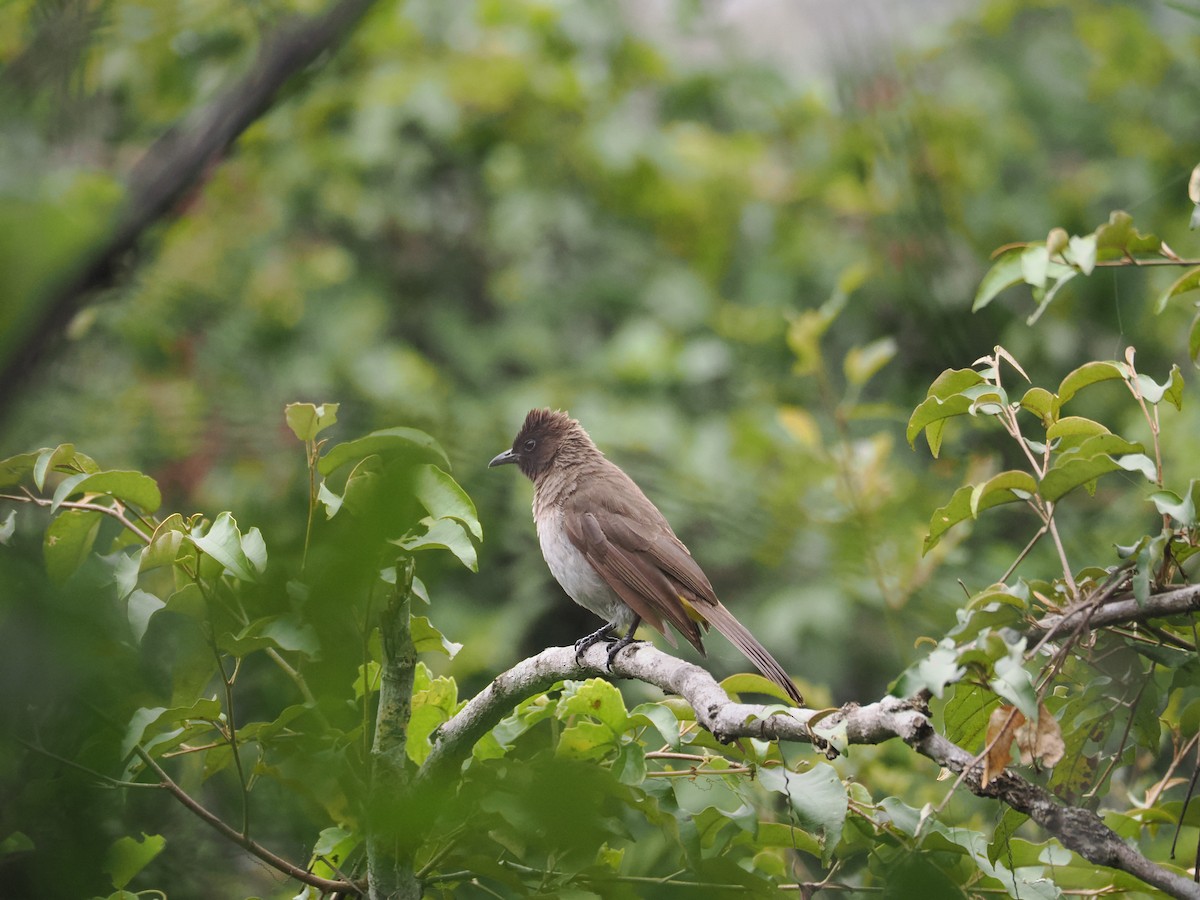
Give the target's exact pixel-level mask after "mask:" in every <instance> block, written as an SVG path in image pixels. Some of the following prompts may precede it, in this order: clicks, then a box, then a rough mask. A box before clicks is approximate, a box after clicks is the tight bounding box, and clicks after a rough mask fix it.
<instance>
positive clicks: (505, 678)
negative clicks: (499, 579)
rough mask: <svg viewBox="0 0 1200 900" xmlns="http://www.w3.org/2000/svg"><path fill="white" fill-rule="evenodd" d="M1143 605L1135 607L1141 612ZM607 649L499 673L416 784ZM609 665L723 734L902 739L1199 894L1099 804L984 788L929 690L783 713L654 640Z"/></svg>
mask: <svg viewBox="0 0 1200 900" xmlns="http://www.w3.org/2000/svg"><path fill="white" fill-rule="evenodd" d="M1188 590H1190V589H1188ZM1185 594H1187V591H1186V590H1185V591H1176V592H1171V594H1164V595H1161V596H1162V597H1163V598H1164V599H1163V601H1162V603H1161V604H1159V605H1158V606H1157V607H1156V608H1157V609H1159V610H1167V609H1170V610H1172V611H1173V612H1178V611H1180V609H1179V608H1178V607H1177V605H1178V604H1184V606H1185V607H1186V608H1194V607H1187V604H1186V603H1185V601H1184V599H1183V597H1182V595H1185ZM1190 596H1191V600H1190V601H1187V602H1192V603H1194V602H1195V600H1196V597H1197V596H1200V591H1192V592H1191V594H1190ZM1142 609H1144V607H1141V608H1139V609H1138V610H1137V612H1138V614H1139V615H1140V614H1141V610H1142ZM1163 614H1165V613H1164V612H1162V611H1160V612H1159V613H1158V615H1163ZM1109 621H1112V620H1109ZM1093 624H1096V622H1095V618H1093ZM606 655H607V651H606V649H605V648H604V647H603V646H601V645H595V646H593V647H590V648H589V649H588V651H587V653H586V654H584V656H583V661H582V665H581V664H579V663H577V662H576V659H575V650H574V648H572V647H552V648H550V649H549V650H545V651H543V652H541V653H539V654H538V655H537V656H533V657H530V658H529V659H526V660H523V661H522V662H520V663H518V664H517V665H515V666H513V668H511V669H509V670H508V671H507V672H504V673H502V674H500V675H498V676H497V677H496V678H495V680H494V681H492V683H491V684H490V685H488V686H487V687H486V688H484V690H483V691H481V692H480V693H479V694H478V695H477V696H476V697H474V698H473V699H472V700H471V701H469V702H468V703H467V705H466V706H465V707H464V708H463V709H462V710H461V711H460V712H459V713H458V714H457V715H456V716H454V717H453V718H452V719H450V721H448V722H447V723H446V724H445V725H443V726H442V727H441V729H439V730H438V732H437V734H436V735H435V736H434V743H433V750H432V752H431V753H430V755H429V757H428V758H427V759H426V761H425V764H424V765H423V766H422V767H421V770H420V771H419V772H418V775H417V781H418V783H430V782H432V781H434V780H436V779H440V778H441V777H445V776H452V775H453V774H454V772H455V770H456V769H457V767H459V766H461V765H462V762H463V760H464V759H466V758H467V756H468V755H469V754H470V752H471V748H472V747H473V746H474V744H475V742H476V741H478V740H479V739H480V738H482V737H483V736H484V735H485V734H486V733H487V732H488V731H489V730H490V729H492V728H493V727H494V726H495V725H496V724H497V723H498V722H499V721H500V720H501V719H502V718H503V717H504V716H506V715H508V714H509V713H511V712H512V710H513V707H514V706H515V705H516V704H518V703H519V702H521V701H522V700H525V699H527V698H528V697H531V696H534V695H535V694H538V693H540V692H542V691H545V690H547V689H549V688H550V687H551V686H552V685H554V684H555V683H556V682H559V681H562V680H564V679H569V678H588V677H592V676H595V675H601V676H604V675H606V674H607V673H606V672H605V670H604V663H605V659H606ZM611 674H612V675H614V676H616V677H618V678H632V679H637V680H639V681H644V682H647V683H649V684H653V685H655V686H657V687H659V688H661V689H662V690H663V691H665V692H667V693H670V694H677V695H679V696H681V697H683V698H684V699H685V700H687V701H688V703H689V704H690V705H691V706H692V708H693V709H694V710H695V712H696V720H697V721H698V722H699V723H700V724H701V725H702V726H704V727H705V728H706V729H708V730H709V731H710V732H712V733H713V734H714V735H715V736H716V737H718V738H719V739H720V740H722V741H731V740H733V739H734V738H739V737H753V738H760V739H763V740H780V741H805V742H811V741H812V739H813V737H812V734H811V732H810V730H809V725H810V723H812V722H813V721H814V719H816V718H817V717H818V716H820V722H819V728H820V731H822V732H824V733H826V734H828V733H830V731H833V730H837V731H842V730H844V734H845V740H846V742H847V743H848V744H878V743H882V742H883V741H887V740H890V739H892V738H900V739H901V740H903V741H904V742H905V743H906V744H908V745H909V746H910V747H912V748H913V749H914V750H916V751H917V752H918V753H920V754H921V755H922V756H926V757H928V758H929V759H931V760H933V761H934V762H936V763H937V764H938V765H940V766H943V767H944V768H946V769H949V770H951V771H953V772H956V773H964V772H965V774H964V775H963V783H964V784H965V785H966V786H967V787H968V789H970V790H971V791H972V792H974V793H975V794H978V795H979V796H981V797H990V798H994V799H997V800H1000V801H1002V802H1004V803H1007V804H1008V805H1009V806H1011V807H1012V808H1013V809H1016V810H1018V811H1020V812H1023V813H1025V814H1027V815H1028V816H1029V817H1030V818H1031V819H1033V820H1034V821H1035V822H1037V823H1038V824H1039V825H1041V826H1042V827H1043V828H1045V829H1046V831H1048V832H1049V833H1050V834H1051V835H1053V836H1054V837H1055V838H1057V839H1058V841H1059V842H1060V843H1062V845H1063V846H1064V847H1067V848H1068V849H1070V850H1074V851H1075V852H1076V853H1078V854H1079V855H1080V856H1082V857H1083V858H1084V859H1087V860H1088V861H1089V862H1092V863H1095V864H1096V865H1101V866H1107V867H1109V868H1114V869H1120V870H1122V871H1125V872H1128V873H1129V874H1131V875H1134V876H1135V877H1137V878H1139V879H1141V880H1142V881H1144V882H1145V883H1146V884H1149V885H1153V886H1154V887H1156V888H1159V889H1160V890H1162V891H1164V892H1165V893H1167V894H1169V895H1171V896H1173V897H1180V898H1190V900H1200V884H1196V883H1195V882H1193V881H1190V880H1189V879H1187V878H1185V877H1183V876H1181V875H1179V874H1178V873H1176V872H1173V871H1171V870H1170V869H1166V868H1164V867H1162V866H1159V865H1157V864H1156V863H1154V862H1151V861H1150V860H1149V859H1147V858H1146V857H1145V856H1143V855H1142V854H1141V853H1139V852H1138V851H1137V850H1136V849H1134V848H1133V847H1131V846H1129V845H1128V844H1126V843H1125V842H1124V840H1122V839H1121V837H1120V836H1119V835H1118V834H1116V832H1114V831H1112V829H1110V828H1108V826H1106V825H1105V824H1104V823H1103V822H1102V821H1101V820H1100V818H1099V816H1097V815H1096V814H1095V813H1094V812H1091V811H1090V810H1086V809H1081V808H1078V807H1072V806H1067V805H1065V804H1063V803H1061V802H1060V801H1059V800H1058V799H1057V798H1055V797H1054V796H1053V795H1052V794H1051V793H1050V792H1049V791H1047V790H1045V789H1044V788H1041V787H1039V786H1038V785H1035V784H1033V783H1031V782H1029V781H1027V780H1026V779H1024V778H1022V777H1021V776H1019V775H1017V774H1016V773H1014V772H1012V771H1011V770H1006V771H1005V772H1004V773H1003V774H1002V775H1000V776H999V777H997V778H994V779H993V780H991V781H990V782H989V783H988V785H987V787H983V786H982V782H981V776H982V774H983V769H982V766H981V765H980V764H979V763H978V762H977V760H976V758H975V756H974V755H973V754H971V753H969V752H967V751H966V750H964V749H963V748H961V747H959V746H958V745H956V744H954V743H952V742H951V741H949V740H947V739H946V738H945V737H943V736H942V735H940V734H938V733H937V732H936V731H935V730H934V728H933V724H932V722H931V721H930V719H929V714H928V710H927V709H926V708H925V704H924V701H923V700H922V699H915V700H906V699H902V698H899V697H884V698H883V699H881V700H879V701H877V702H875V703H870V704H867V705H865V706H859V705H857V704H847V705H846V706H844V707H842V708H841V709H839V710H837V711H835V712H833V713H832V714H824V713H823V712H821V711H818V710H811V709H789V710H786V711H784V712H781V711H780V707H779V706H778V705H774V706H763V705H758V704H748V703H734V702H733V701H732V700H730V699H729V696H728V695H727V694H726V693H725V691H724V690H722V688H721V686H720V685H719V684H717V682H716V680H715V679H714V678H713V677H712V675H711V674H709V672H707V671H706V670H705V669H702V668H700V667H699V666H697V665H693V664H692V663H689V662H686V661H684V660H681V659H678V658H676V657H673V656H669V655H667V654H666V653H663V652H662V651H660V650H658V649H656V648H655V647H653V646H651V645H649V644H635V645H633V646H632V647H630V649H628V650H625V651H623V652H622V653H621V654H620V655H619V656H618V657H617V658H616V659H615V660H614V662H613V671H612V673H611Z"/></svg>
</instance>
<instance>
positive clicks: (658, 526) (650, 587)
mask: <svg viewBox="0 0 1200 900" xmlns="http://www.w3.org/2000/svg"><path fill="white" fill-rule="evenodd" d="M644 518H646V517H645V516H639V517H638V518H637V519H635V518H633V517H631V516H629V515H624V514H623V511H620V510H616V509H612V508H606V509H604V510H603V512H602V515H600V516H596V515H594V514H593V513H591V512H585V513H582V514H578V513H577V514H576V515H574V516H566V517H565V520H566V521H568V522H572V521H573V522H576V523H578V525H579V527H578V530H577V532H575V531H573V529H572V528H570V527H568V530H567V534H568V535H569V536H570V538H571V541H572V542H573V543H574V544H575V546H576V547H578V548H579V550H580V551H581V552H582V553H583V554H584V556H586V557H587V559H588V561H589V562H591V564H592V566H593V567H594V568H595V569H596V571H597V572H599V573H600V577H601V578H603V579H604V580H605V582H606V583H607V584H608V585H609V586H610V587H611V588H612V589H613V590H615V591H616V592H617V593H618V594H619V595H620V596H621V597H622V599H624V600H625V602H626V603H628V604H629V605H630V607H631V608H632V609H633V610H634V612H636V613H638V615H640V616H641V617H642V618H643V619H645V620H646V621H647V622H650V623H651V624H653V625H654V626H655V627H656V628H658V630H659V631H661V632H663V633H664V634H666V635H668V636H670V633H669V632H668V631H667V630H666V629H665V628H663V626H662V624H661V622H662V620H663V619H666V620H667V621H669V622H670V623H671V624H672V625H674V626H675V627H676V628H678V629H679V631H680V633H681V634H682V635H683V636H684V637H686V638H687V639H688V641H690V642H691V644H692V646H694V647H695V648H696V649H697V650H699V651H700V652H701V653H703V652H704V647H703V645H702V644H701V641H700V628H699V626H698V624H697V621H696V618H694V617H693V616H698V617H699V618H700V623H701V624H703V625H705V626H708V625H711V626H712V627H714V628H716V629H717V631H719V632H721V634H723V635H724V636H725V638H726V639H727V640H728V641H729V642H730V643H731V644H733V645H734V646H735V647H737V648H738V649H739V650H741V651H742V653H744V654H745V655H746V658H747V659H749V660H750V661H751V662H752V663H754V665H755V667H757V668H758V670H759V671H760V672H762V673H763V674H764V675H765V676H767V678H769V679H771V681H773V682H775V683H776V684H778V685H779V686H780V687H782V688H783V689H784V691H786V692H787V694H788V696H790V697H791V698H792V700H793V701H794V702H795V703H796V704H797V705H798V706H803V705H804V698H803V697H802V696H801V695H800V692H799V691H798V690H797V689H796V685H795V683H794V682H793V681H792V679H791V677H790V676H789V675H788V674H787V672H786V671H785V670H784V668H783V666H781V665H780V664H779V662H778V661H777V660H776V659H775V657H773V656H772V655H771V653H770V651H768V650H767V648H766V647H764V646H763V645H762V644H761V643H760V642H759V641H758V639H757V638H755V637H754V635H752V634H751V633H750V631H749V630H748V629H747V628H746V627H745V626H744V625H743V624H742V623H741V622H739V621H738V620H737V619H736V618H735V617H734V615H733V613H731V612H730V611H729V610H728V609H727V608H726V607H725V606H724V604H722V603H721V601H720V600H718V599H717V595H716V592H715V591H714V590H713V587H712V584H711V583H710V582H709V580H708V577H707V576H706V575H705V574H704V571H703V570H702V569H701V568H700V565H699V564H698V563H697V562H696V561H695V560H694V559H693V558H692V555H691V553H689V552H688V549H687V547H685V546H684V544H683V542H682V541H680V540H679V538H677V537H676V536H675V534H674V532H672V531H671V529H670V526H669V525H667V524H666V521H665V520H662V519H661V518H660V519H658V520H651V521H650V522H648V523H643V522H642V519H644ZM647 613H650V614H649V615H648V614H647Z"/></svg>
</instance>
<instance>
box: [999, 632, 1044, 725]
mask: <svg viewBox="0 0 1200 900" xmlns="http://www.w3.org/2000/svg"><path fill="white" fill-rule="evenodd" d="M1024 654H1025V640H1024V638H1022V639H1021V640H1019V641H1018V642H1017V643H1015V644H1010V645H1009V648H1008V655H1007V656H1002V657H1000V658H999V659H997V660H996V663H995V672H996V677H995V678H993V679H992V680H991V681H990V682H988V686H989V687H990V688H991V689H992V690H993V691H995V692H996V693H997V694H999V695H1000V696H1001V697H1003V698H1004V699H1005V700H1007V701H1008V702H1009V703H1011V704H1013V705H1014V706H1016V707H1017V709H1019V710H1021V712H1023V713H1024V714H1025V717H1026V718H1027V719H1029V720H1030V721H1031V722H1034V721H1037V717H1038V700H1037V691H1036V690H1034V687H1033V679H1032V678H1030V676H1029V672H1028V671H1026V669H1025V658H1024Z"/></svg>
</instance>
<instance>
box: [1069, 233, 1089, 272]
mask: <svg viewBox="0 0 1200 900" xmlns="http://www.w3.org/2000/svg"><path fill="white" fill-rule="evenodd" d="M1063 256H1064V258H1066V260H1067V261H1068V262H1071V263H1073V264H1075V265H1076V266H1078V267H1079V271H1080V272H1082V273H1083V274H1084V275H1091V274H1092V270H1093V269H1095V268H1096V235H1095V234H1088V235H1084V236H1082V237H1081V236H1079V235H1074V234H1073V235H1071V239H1070V242H1069V243H1068V246H1067V250H1066V251H1065V252H1064V253H1063Z"/></svg>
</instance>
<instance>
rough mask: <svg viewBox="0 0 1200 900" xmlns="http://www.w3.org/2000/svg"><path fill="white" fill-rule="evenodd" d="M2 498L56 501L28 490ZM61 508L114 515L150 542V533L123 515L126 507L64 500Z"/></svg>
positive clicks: (1, 497)
mask: <svg viewBox="0 0 1200 900" xmlns="http://www.w3.org/2000/svg"><path fill="white" fill-rule="evenodd" d="M0 500H15V501H16V502H17V503H36V504H37V505H38V506H53V505H54V501H53V500H52V499H50V498H49V497H39V496H37V495H36V494H31V493H29V492H28V491H27V492H26V493H25V494H24V495H23V496H22V495H18V494H0ZM58 508H60V509H83V510H87V511H88V512H98V513H103V514H104V515H106V516H112V517H113V518H114V519H116V520H117V521H118V522H120V523H121V524H122V525H124V526H125V527H126V528H128V529H129V530H130V531H132V532H133V533H134V534H135V535H137V538H138V540H140V541H141V542H142V543H143V544H149V543H150V535H148V534H146V532H144V531H142V529H140V528H138V527H137V526H136V525H134V524H133V523H132V522H131V521H129V520H128V519H127V518H125V516H124V515H122V511H123V509H124V507H121V508H120V509H118V508H117V507H114V506H105V505H104V504H103V503H88V502H86V501H83V500H63V501H62V502H60V503H59V504H58Z"/></svg>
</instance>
